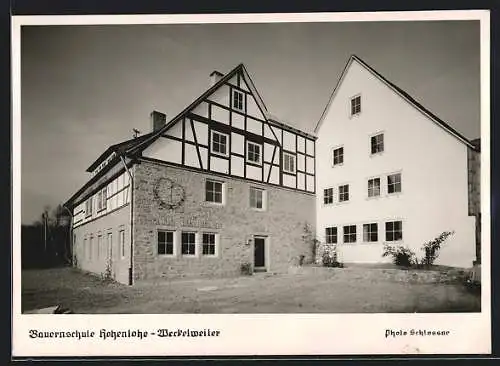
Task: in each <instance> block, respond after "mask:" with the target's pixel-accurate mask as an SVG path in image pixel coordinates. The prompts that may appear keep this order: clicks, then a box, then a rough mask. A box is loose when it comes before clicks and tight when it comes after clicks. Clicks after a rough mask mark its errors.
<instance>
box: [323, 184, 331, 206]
mask: <svg viewBox="0 0 500 366" xmlns="http://www.w3.org/2000/svg"><path fill="white" fill-rule="evenodd" d="M329 190H331V192H332V194H331V196H330V195H328V197H329V198H330V197H331V202H325V201H326V198H327V194H326V193H327V192H326V191H329ZM333 198H334V193H333V187H328V188H324V189H323V205H325V206H327V205H333V203H334V200H333Z"/></svg>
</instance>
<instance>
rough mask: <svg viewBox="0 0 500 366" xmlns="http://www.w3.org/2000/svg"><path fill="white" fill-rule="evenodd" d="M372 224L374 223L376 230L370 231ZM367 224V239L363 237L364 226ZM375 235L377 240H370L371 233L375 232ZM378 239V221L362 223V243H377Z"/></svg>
mask: <svg viewBox="0 0 500 366" xmlns="http://www.w3.org/2000/svg"><path fill="white" fill-rule="evenodd" d="M372 225H375V228H376V231H371V229H372ZM366 226H368V231H367V232H366V234H367V235H368V240H367V238H366V237H365V227H366ZM375 233H376V235H377V240H371V238H372V237H371V235H373V234H375ZM378 241H379V229H378V223H377V222H369V223H366V224H363V243H378Z"/></svg>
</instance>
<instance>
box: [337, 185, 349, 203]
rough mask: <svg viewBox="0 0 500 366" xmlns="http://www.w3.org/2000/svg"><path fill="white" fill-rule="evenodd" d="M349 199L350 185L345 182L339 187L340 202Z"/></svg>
mask: <svg viewBox="0 0 500 366" xmlns="http://www.w3.org/2000/svg"><path fill="white" fill-rule="evenodd" d="M345 201H349V185H348V184H344V185H343V186H340V187H339V202H345Z"/></svg>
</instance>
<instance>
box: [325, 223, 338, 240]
mask: <svg viewBox="0 0 500 366" xmlns="http://www.w3.org/2000/svg"><path fill="white" fill-rule="evenodd" d="M325 240H326V243H327V244H337V228H336V227H327V228H326V229H325Z"/></svg>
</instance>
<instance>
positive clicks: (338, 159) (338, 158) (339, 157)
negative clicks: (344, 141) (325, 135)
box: [333, 147, 344, 166]
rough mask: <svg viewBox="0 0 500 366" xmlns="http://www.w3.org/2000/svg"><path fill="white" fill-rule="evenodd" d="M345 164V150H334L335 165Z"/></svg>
mask: <svg viewBox="0 0 500 366" xmlns="http://www.w3.org/2000/svg"><path fill="white" fill-rule="evenodd" d="M343 163H344V148H343V147H339V148H337V149H334V150H333V165H334V166H335V165H340V164H343Z"/></svg>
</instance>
